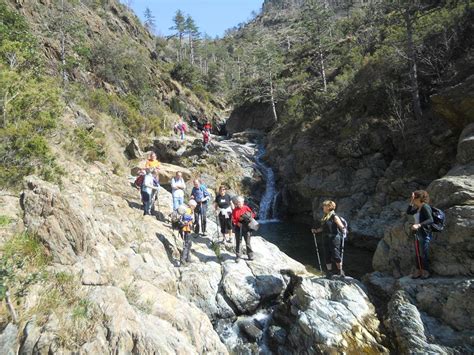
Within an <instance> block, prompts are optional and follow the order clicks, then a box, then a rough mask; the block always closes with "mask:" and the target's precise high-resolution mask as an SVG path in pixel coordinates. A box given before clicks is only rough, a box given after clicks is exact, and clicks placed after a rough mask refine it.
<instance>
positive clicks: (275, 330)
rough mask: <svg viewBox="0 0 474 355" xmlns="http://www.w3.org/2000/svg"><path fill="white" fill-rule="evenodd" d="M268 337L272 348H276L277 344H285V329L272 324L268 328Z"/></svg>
mask: <svg viewBox="0 0 474 355" xmlns="http://www.w3.org/2000/svg"><path fill="white" fill-rule="evenodd" d="M268 337H269V338H270V345H271V346H272V347H273V348H278V346H280V345H284V344H285V342H286V337H287V333H286V330H285V329H283V328H281V327H278V326H275V325H272V326H271V327H269V328H268Z"/></svg>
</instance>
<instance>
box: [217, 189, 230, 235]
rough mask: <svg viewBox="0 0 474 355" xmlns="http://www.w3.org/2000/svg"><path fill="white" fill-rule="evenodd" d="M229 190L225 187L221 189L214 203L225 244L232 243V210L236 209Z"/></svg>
mask: <svg viewBox="0 0 474 355" xmlns="http://www.w3.org/2000/svg"><path fill="white" fill-rule="evenodd" d="M226 191H227V189H226V187H225V186H224V185H221V186H220V187H219V193H218V194H217V195H216V199H215V201H214V209H215V210H216V214H217V216H218V218H219V225H220V227H221V233H222V237H223V238H224V239H223V240H224V242H228V243H230V242H231V239H230V238H231V233H232V221H231V216H232V210H233V209H234V203H233V202H232V199H231V198H230V196H229V195H228V194H227V192H226Z"/></svg>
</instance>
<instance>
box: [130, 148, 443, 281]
mask: <svg viewBox="0 0 474 355" xmlns="http://www.w3.org/2000/svg"><path fill="white" fill-rule="evenodd" d="M159 169H160V162H159V161H158V160H157V159H156V154H155V153H154V152H152V153H150V155H149V157H148V159H147V161H146V163H145V169H143V170H142V171H141V172H140V175H139V176H138V178H137V179H136V181H135V185H136V186H137V187H140V193H141V198H142V203H143V211H144V212H143V214H144V215H151V214H153V213H154V209H155V202H156V201H157V200H158V191H159V187H160V183H159ZM192 183H193V187H192V190H191V193H190V198H189V200H188V202H187V204H185V192H186V182H185V181H184V179H183V175H182V173H181V172H177V173H176V175H175V176H174V177H173V178H172V179H171V191H172V198H173V216H174V222H175V224H177V227H178V229H179V234H180V235H181V237H182V238H183V240H184V248H183V252H182V254H181V264H182V265H183V264H185V263H187V262H189V260H190V258H189V253H190V250H191V245H192V239H191V235H192V234H194V235H197V234H201V235H203V236H205V235H206V227H207V211H208V206H209V204H210V202H211V194H210V193H209V191H208V189H207V187H206V186H205V185H204V184H202V183H201V181H200V180H199V179H194V180H193V181H192ZM212 202H213V207H214V210H215V213H216V223H217V224H218V226H219V227H220V233H221V236H222V243H231V242H232V235H234V236H235V237H234V239H235V248H236V259H235V260H236V262H238V261H239V260H240V258H241V241H242V238H244V240H245V244H246V248H247V255H248V258H249V260H252V259H253V255H254V253H253V250H252V246H251V241H250V237H251V231H252V223H255V220H254V218H255V213H254V212H253V211H252V210H251V209H250V207H248V206H247V205H245V203H244V198H243V197H242V196H237V197H235V198H231V196H230V195H229V194H228V193H227V189H226V186H224V185H221V186H220V187H219V190H218V192H217V193H216V197H215V199H214V201H212ZM322 210H323V217H322V219H321V220H320V221H319V224H318V225H316V226H315V227H313V228H312V229H311V232H312V233H313V237H314V242H315V246H316V253H317V256H318V262H319V268H320V270H321V271H323V269H322V265H321V260H320V255H319V248H318V244H317V240H316V234H322V240H323V250H324V260H325V264H326V271H327V273H328V275H338V276H342V277H344V276H345V273H344V270H343V257H344V242H345V239H346V236H347V232H348V226H347V222H346V221H345V219H344V218H342V217H341V216H339V215H338V214H337V213H336V203H335V202H334V201H331V200H326V201H324V202H323V203H322ZM407 214H409V215H413V218H414V223H413V224H412V225H411V234H412V236H413V238H414V244H415V255H416V270H415V272H413V273H412V275H411V277H412V278H423V279H426V278H428V277H430V275H431V274H430V267H429V266H430V265H429V259H428V258H429V246H430V242H431V240H432V239H433V232H437V231H441V230H442V229H443V227H444V223H445V221H444V218H445V217H444V213H443V212H442V211H440V210H438V209H436V208H432V207H431V206H430V205H429V195H428V192H426V191H424V190H417V191H414V192H413V193H412V195H411V197H410V204H409V206H408V209H407ZM333 266H335V270H334V273H333Z"/></svg>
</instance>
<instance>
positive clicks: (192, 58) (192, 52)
mask: <svg viewBox="0 0 474 355" xmlns="http://www.w3.org/2000/svg"><path fill="white" fill-rule="evenodd" d="M189 48H190V52H189V56H190V61H191V64H192V65H194V45H193V35H192V34H190V35H189Z"/></svg>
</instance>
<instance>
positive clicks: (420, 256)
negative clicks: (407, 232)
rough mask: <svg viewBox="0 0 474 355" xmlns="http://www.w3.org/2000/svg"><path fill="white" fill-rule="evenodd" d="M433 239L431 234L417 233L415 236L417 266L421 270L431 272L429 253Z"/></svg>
mask: <svg viewBox="0 0 474 355" xmlns="http://www.w3.org/2000/svg"><path fill="white" fill-rule="evenodd" d="M432 238H433V235H432V234H431V233H423V232H417V233H416V234H415V263H416V264H415V265H416V267H417V269H419V270H426V271H430V262H429V251H430V243H431V239H432ZM420 267H421V269H420Z"/></svg>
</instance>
